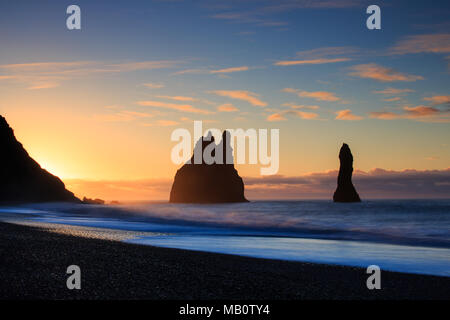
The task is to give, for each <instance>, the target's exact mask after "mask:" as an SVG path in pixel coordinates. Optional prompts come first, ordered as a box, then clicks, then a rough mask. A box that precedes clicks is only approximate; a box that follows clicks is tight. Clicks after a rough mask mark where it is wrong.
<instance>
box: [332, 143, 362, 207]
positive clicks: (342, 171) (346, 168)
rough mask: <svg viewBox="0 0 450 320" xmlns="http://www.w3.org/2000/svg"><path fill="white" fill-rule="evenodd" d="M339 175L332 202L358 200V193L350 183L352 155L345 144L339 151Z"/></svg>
mask: <svg viewBox="0 0 450 320" xmlns="http://www.w3.org/2000/svg"><path fill="white" fill-rule="evenodd" d="M339 161H340V163H341V166H340V168H339V175H338V181H337V189H336V191H335V192H334V195H333V201H334V202H360V201H361V199H360V198H359V195H358V193H357V192H356V190H355V187H354V186H353V183H352V174H353V155H352V152H351V151H350V148H349V147H348V145H347V144H345V143H344V144H343V145H342V148H341V151H340V152H339Z"/></svg>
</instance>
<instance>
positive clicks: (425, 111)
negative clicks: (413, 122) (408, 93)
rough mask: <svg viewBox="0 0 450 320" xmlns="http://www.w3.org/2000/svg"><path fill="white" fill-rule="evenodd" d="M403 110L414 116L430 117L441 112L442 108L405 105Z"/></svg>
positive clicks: (409, 115)
mask: <svg viewBox="0 0 450 320" xmlns="http://www.w3.org/2000/svg"><path fill="white" fill-rule="evenodd" d="M403 110H405V111H406V113H407V115H408V117H412V118H422V117H430V116H434V115H436V114H438V113H440V110H438V109H435V108H433V107H427V106H417V107H404V108H403Z"/></svg>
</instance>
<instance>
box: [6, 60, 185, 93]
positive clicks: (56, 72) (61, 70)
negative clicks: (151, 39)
mask: <svg viewBox="0 0 450 320" xmlns="http://www.w3.org/2000/svg"><path fill="white" fill-rule="evenodd" d="M180 63H181V61H172V60H157V61H139V62H117V63H111V62H105V61H71V62H34V63H19V64H3V65H0V73H4V74H0V80H11V81H15V82H18V83H24V84H26V85H27V86H28V89H31V90H36V89H49V88H54V87H57V86H59V85H60V84H61V82H63V81H66V80H70V79H73V78H76V77H86V76H89V75H93V74H102V73H121V72H133V71H140V70H153V69H161V68H172V67H174V66H176V65H178V64H180ZM144 85H145V84H144ZM148 87H151V85H148ZM152 88H154V87H152Z"/></svg>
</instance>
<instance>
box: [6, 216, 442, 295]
mask: <svg viewBox="0 0 450 320" xmlns="http://www.w3.org/2000/svg"><path fill="white" fill-rule="evenodd" d="M65 229H66V230H65V231H64V232H49V231H46V230H45V229H43V228H42V227H35V226H24V225H16V224H10V223H5V222H0V248H1V250H0V256H1V261H2V263H1V265H0V272H1V274H2V284H1V285H0V299H106V300H108V299H147V300H148V299H149V300H161V299H163V300H180V299H182V300H197V299H202V300H217V299H232V300H236V299H241V300H242V299H243V300H254V299H261V300H268V299H269V300H297V299H315V300H316V299H333V300H334V299H338V300H341V299H342V300H347V299H439V300H448V299H450V292H449V290H448V288H449V287H450V278H448V277H439V276H428V275H417V274H407V273H398V272H388V271H382V281H381V283H382V289H381V290H368V289H367V287H366V280H367V278H368V276H369V275H367V274H366V272H365V271H366V270H365V269H363V268H357V267H348V266H337V265H325V264H315V263H307V262H293V261H282V260H269V259H260V258H251V257H243V256H235V255H226V254H219V253H208V252H200V251H190V250H189V251H188V250H181V249H171V248H161V247H153V246H147V245H138V244H130V243H124V242H119V241H118V240H120V239H99V238H95V237H85V235H84V234H77V233H76V232H75V234H74V232H73V230H72V232H70V230H69V231H68V232H67V229H76V228H71V227H69V228H67V226H65ZM72 264H76V265H79V266H80V268H81V272H82V289H81V290H68V289H67V288H66V280H67V277H68V276H69V275H67V274H66V268H67V267H68V266H69V265H72Z"/></svg>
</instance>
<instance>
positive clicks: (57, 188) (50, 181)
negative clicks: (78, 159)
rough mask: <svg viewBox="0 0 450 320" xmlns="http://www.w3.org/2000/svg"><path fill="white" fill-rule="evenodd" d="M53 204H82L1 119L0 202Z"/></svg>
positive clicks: (3, 119) (0, 117) (1, 118)
mask: <svg viewBox="0 0 450 320" xmlns="http://www.w3.org/2000/svg"><path fill="white" fill-rule="evenodd" d="M50 201H68V202H81V201H80V200H79V199H78V198H76V197H75V196H74V194H73V193H72V192H70V191H68V190H66V188H65V186H64V183H63V182H62V181H61V180H60V179H59V178H58V177H56V176H54V175H52V174H50V173H49V172H47V171H46V170H44V169H42V168H41V167H40V165H39V164H38V163H37V162H36V161H34V160H33V159H32V158H31V157H30V156H29V155H28V153H27V151H26V150H25V149H24V148H23V146H22V144H21V143H20V142H19V141H17V139H16V137H15V136H14V131H13V130H12V129H11V127H10V126H9V125H8V123H7V122H6V119H5V118H4V117H2V116H0V202H50Z"/></svg>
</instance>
